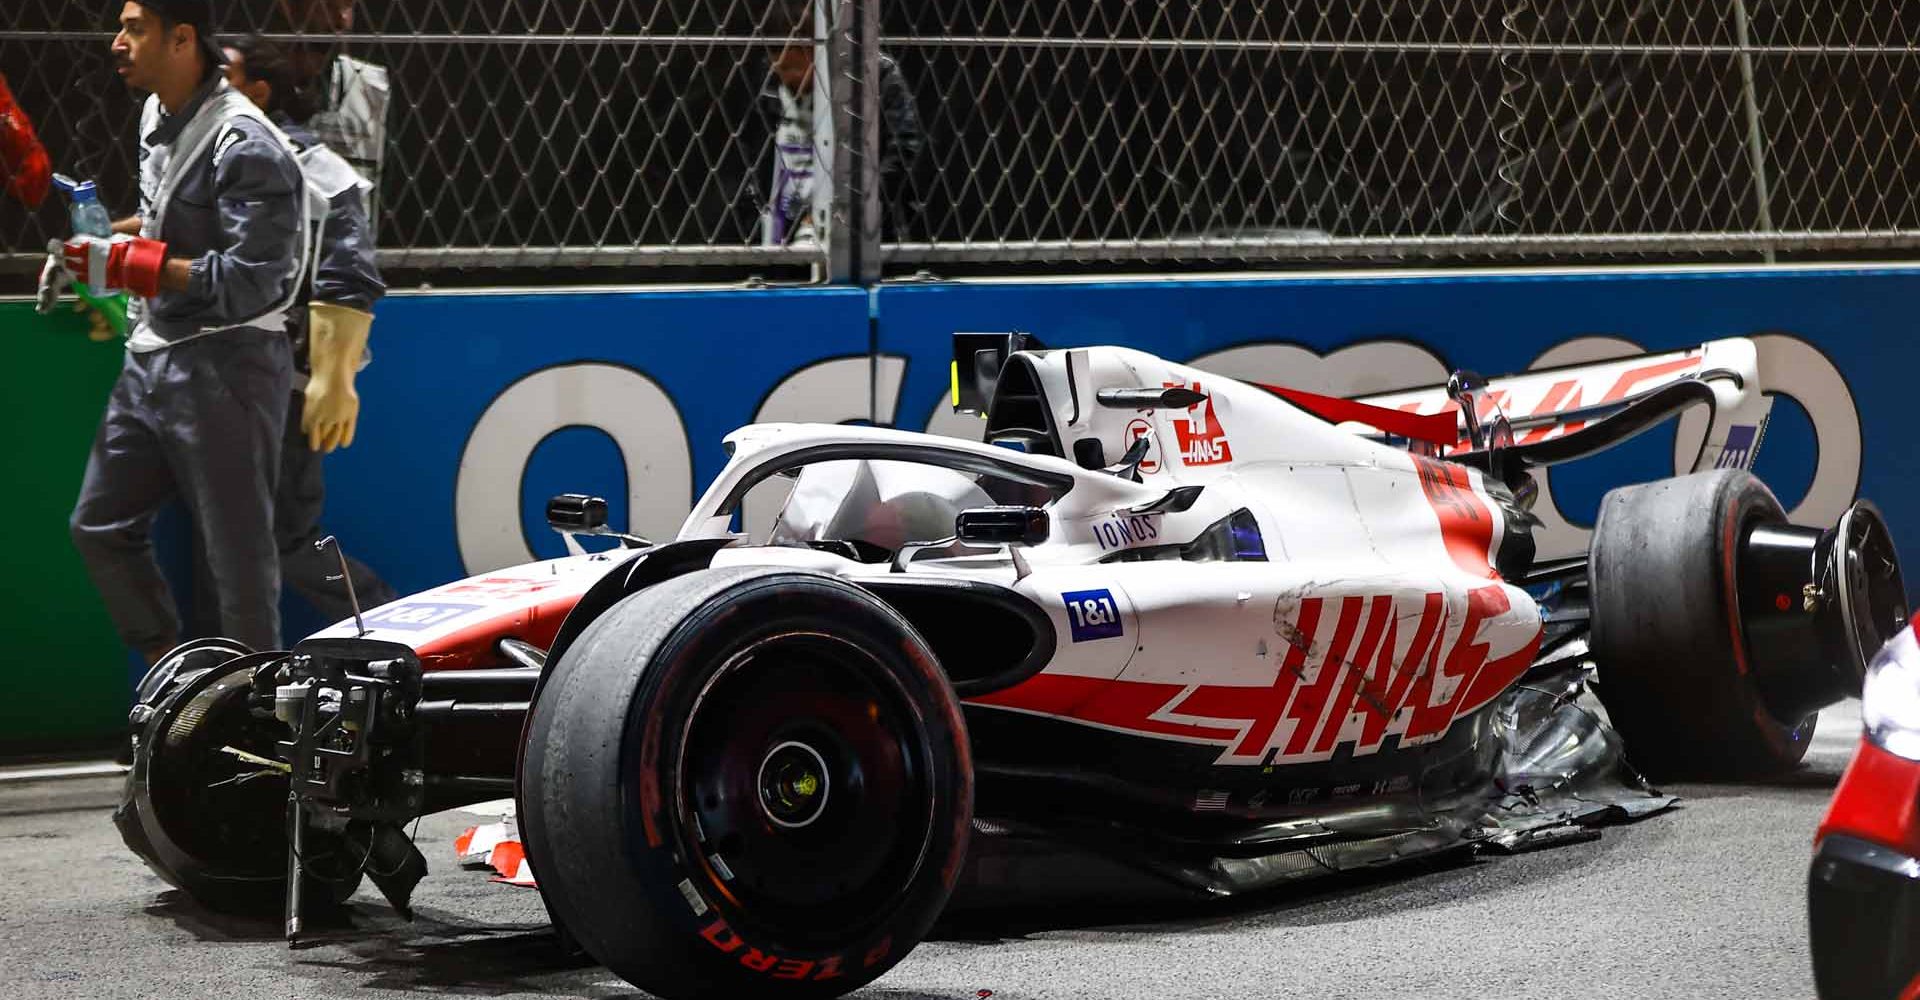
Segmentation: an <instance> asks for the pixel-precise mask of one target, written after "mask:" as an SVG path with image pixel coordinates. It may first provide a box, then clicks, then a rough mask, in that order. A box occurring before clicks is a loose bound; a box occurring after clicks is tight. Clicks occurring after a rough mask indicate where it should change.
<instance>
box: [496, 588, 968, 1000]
mask: <svg viewBox="0 0 1920 1000" xmlns="http://www.w3.org/2000/svg"><path fill="white" fill-rule="evenodd" d="M972 802H973V774H972V762H971V759H970V756H969V752H968V744H967V735H966V729H965V724H964V722H963V721H962V719H961V714H960V705H959V700H958V698H956V696H955V695H954V693H953V688H952V685H951V684H950V683H949V682H948V680H947V678H946V675H945V674H944V672H943V671H942V670H941V669H940V666H939V664H938V662H937V661H936V660H935V659H934V657H933V654H932V652H931V651H930V650H929V649H928V647H927V645H926V643H925V641H924V640H923V639H922V638H921V637H920V636H919V634H918V633H917V632H915V631H914V629H913V627H912V626H911V625H909V624H908V623H907V622H906V620H905V619H903V618H902V617H901V616H900V615H898V614H897V613H895V612H894V611H893V610H892V609H891V608H890V607H888V606H887V605H886V604H885V603H884V602H882V601H881V600H880V599H878V598H877V597H875V596H874V595H872V594H871V593H869V592H867V591H865V590H862V589H860V588H858V587H856V586H853V585H852V584H849V583H846V582H844V581H841V580H838V579H835V578H833V577H829V576H823V575H819V574H813V573H803V572H792V571H777V570H775V571H769V570H768V569H766V568H735V569H718V570H701V571H698V572H694V573H690V574H688V575H686V576H682V577H678V578H675V579H673V580H669V581H666V582H664V583H661V584H658V585H656V586H654V587H651V588H648V589H647V590H644V591H641V592H640V593H638V594H635V595H633V596H631V597H628V598H626V599H624V600H622V601H621V602H620V603H619V604H617V605H615V606H614V607H613V608H611V609H609V610H608V611H607V612H606V613H605V614H604V615H602V616H601V617H600V618H599V619H597V620H595V621H594V622H593V624H592V625H590V626H589V627H588V628H587V629H586V631H584V632H583V633H582V634H581V636H580V639H579V641H578V642H576V643H575V644H574V645H573V646H571V647H569V649H568V650H567V651H566V653H565V654H564V655H563V656H562V657H561V659H560V660H559V661H558V663H557V664H556V665H555V666H554V668H553V672H552V674H551V675H550V676H549V677H548V679H547V684H546V685H545V687H544V688H543V690H542V693H541V695H540V697H539V699H538V701H537V702H536V703H535V705H534V706H533V711H532V714H531V718H530V721H529V725H528V743H527V748H526V756H525V759H524V761H523V764H522V770H521V803H522V809H521V811H520V822H521V831H522V836H523V838H524V840H525V843H526V847H527V855H528V860H529V862H530V863H531V864H532V866H533V872H534V877H535V878H536V879H538V881H539V885H540V888H541V891H542V893H543V894H544V895H545V897H546V901H547V905H548V907H549V909H550V910H551V911H552V912H553V914H554V916H555V918H556V920H557V921H558V922H559V923H561V924H562V925H563V926H565V927H566V928H567V930H568V931H569V932H570V933H572V934H573V935H574V936H575V937H577V938H578V940H579V942H580V944H581V945H582V946H583V947H584V948H585V949H586V950H587V952H588V953H589V954H591V955H592V956H593V957H594V958H596V959H598V960H599V961H600V962H601V963H603V964H605V965H606V966H607V967H608V968H609V969H611V970H613V971H614V972H615V973H616V974H618V975H620V976H622V977H624V978H626V979H627V980H628V981H630V982H632V983H634V984H635V985H637V986H639V987H641V988H642V989H645V990H647V991H648V992H651V993H655V994H658V995H660V996H662V997H666V998H669V1000H685V998H698V997H737V996H742V995H778V996H786V997H827V996H837V995H839V994H842V993H845V992H847V991H849V990H852V989H854V988H856V987H859V986H861V985H863V984H865V983H867V982H869V981H871V980H872V979H874V978H876V977H878V976H879V975H881V974H882V973H884V972H886V970H887V969H889V968H891V967H892V966H893V965H894V963H896V962H898V961H899V960H900V959H901V958H902V957H904V956H905V955H906V953H907V952H908V951H910V950H912V948H913V947H914V946H915V945H916V944H918V943H919V941H920V938H921V937H922V936H923V935H924V934H925V933H926V931H927V929H928V927H930V926H931V925H932V923H933V920H934V918H935V917H937V916H938V915H939V913H940V912H941V910H942V909H943V908H944V907H945V905H946V901H947V898H948V896H949V894H950V893H951V891H952V888H953V884H954V881H955V879H956V877H957V876H958V874H959V869H960V864H961V861H962V860H963V858H964V857H965V854H966V846H967V833H968V829H969V825H970V823H971V820H972Z"/></svg>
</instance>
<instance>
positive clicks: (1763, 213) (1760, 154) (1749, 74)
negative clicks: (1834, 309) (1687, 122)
mask: <svg viewBox="0 0 1920 1000" xmlns="http://www.w3.org/2000/svg"><path fill="white" fill-rule="evenodd" d="M1733 30H1734V35H1735V38H1734V41H1735V42H1737V43H1738V44H1739V46H1740V101H1741V104H1742V105H1744V107H1745V110H1746V115H1747V159H1748V161H1749V163H1750V165H1751V167H1752V169H1753V200H1754V207H1755V209H1756V221H1758V222H1759V224H1760V231H1761V232H1762V233H1765V234H1766V235H1767V237H1768V243H1767V245H1766V261H1767V263H1769V264H1771V263H1773V262H1774V256H1775V255H1774V252H1773V243H1772V237H1773V235H1774V231H1773V195H1772V193H1771V191H1770V190H1769V188H1768V185H1767V147H1766V143H1765V142H1764V141H1763V138H1762V135H1761V131H1760V99H1759V98H1758V97H1757V96H1756V95H1755V93H1754V83H1753V51H1752V49H1751V47H1750V46H1751V43H1750V42H1749V40H1748V38H1747V0H1734V2H1733Z"/></svg>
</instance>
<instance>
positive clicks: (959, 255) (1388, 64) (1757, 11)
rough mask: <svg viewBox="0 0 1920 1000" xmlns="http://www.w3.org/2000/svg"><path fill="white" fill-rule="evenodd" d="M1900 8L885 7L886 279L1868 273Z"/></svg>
mask: <svg viewBox="0 0 1920 1000" xmlns="http://www.w3.org/2000/svg"><path fill="white" fill-rule="evenodd" d="M1917 37H1920V4H1912V3H1906V4H1902V3H1900V2H1899V0H1867V2H1853V3H1833V2H1819V0H1502V2H1495V0H1430V2H1420V0H1352V2H1346V3H1338V4H1336V3H1325V2H1318V3H1298V2H1293V0H1285V2H1282V0H1206V2H1200V0H1061V2H1055V3H1044V4H1041V3H1027V2H1022V0H987V2H972V3H959V2H946V0H930V2H928V0H923V2H914V3H904V2H896V3H893V4H890V5H889V6H888V7H887V8H886V17H885V21H884V25H883V39H882V42H881V44H882V46H883V48H884V51H885V52H886V53H887V55H889V56H890V57H891V58H893V59H895V60H897V61H898V63H899V64H900V65H901V67H902V70H903V72H904V73H905V74H906V75H907V76H908V77H909V78H910V79H911V80H912V82H913V88H914V93H915V97H916V100H917V102H918V106H919V110H920V114H921V117H922V119H923V120H924V121H925V122H926V133H927V134H926V142H925V144H926V149H927V152H926V155H925V162H922V163H920V164H917V165H916V167H915V169H914V171H913V183H914V185H915V187H916V188H917V194H916V199H915V200H916V202H917V204H918V205H919V207H920V212H919V214H918V216H917V218H916V223H917V225H918V228H919V231H918V233H917V234H915V235H913V236H909V237H907V238H905V239H902V240H900V241H897V242H895V243H892V244H890V245H889V246H888V247H887V253H888V256H889V258H890V260H891V261H893V262H895V263H900V262H926V261H940V260H990V261H992V260H997V261H1014V260H1092V261H1098V260H1128V259H1136V260H1137V259H1150V258H1167V259H1212V258H1217V259H1227V260H1235V259H1261V258H1268V259H1271V258H1374V257H1447V256H1460V255H1464V256H1495V257H1507V258H1514V259H1542V258H1548V259H1550V258H1554V257H1561V256H1576V255H1579V256H1585V255H1617V254H1636V253H1637V254H1648V253H1652V254H1659V255H1663V256H1671V255H1701V254H1706V255H1714V254H1725V253H1730V252H1744V253H1757V252H1771V251H1774V250H1795V249H1808V250H1818V249H1859V248H1872V249H1875V250H1879V251H1887V250H1891V249H1894V248H1905V247H1911V246H1913V245H1914V244H1915V242H1916V239H1917V238H1920V208H1917V207H1916V206H1915V203H1914V199H1913V198H1912V197H1911V192H1910V185H1911V184H1912V183H1913V182H1912V181H1911V180H1910V179H1909V178H1910V174H1909V171H1908V169H1907V167H1908V161H1909V159H1910V158H1911V157H1912V155H1913V153H1914V150H1915V149H1916V148H1917V147H1920V133H1916V128H1915V122H1914V119H1913V116H1912V114H1911V111H1910V107H1909V98H1910V96H1911V95H1913V94H1915V93H1920V90H1916V88H1915V84H1916V83H1920V80H1917V79H1916V76H1920V61H1917V60H1916V58H1915V57H1916V54H1917V53H1916V49H1915V40H1916V38H1917Z"/></svg>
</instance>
